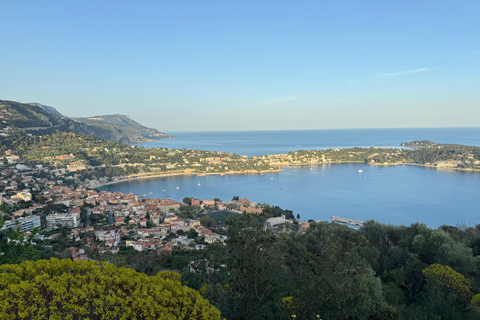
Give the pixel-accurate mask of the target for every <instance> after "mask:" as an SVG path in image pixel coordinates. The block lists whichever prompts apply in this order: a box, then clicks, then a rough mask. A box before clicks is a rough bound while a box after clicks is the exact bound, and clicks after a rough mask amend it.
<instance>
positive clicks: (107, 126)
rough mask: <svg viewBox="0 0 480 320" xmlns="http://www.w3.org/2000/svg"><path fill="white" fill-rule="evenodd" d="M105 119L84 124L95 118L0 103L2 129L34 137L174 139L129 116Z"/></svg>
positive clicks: (27, 104)
mask: <svg viewBox="0 0 480 320" xmlns="http://www.w3.org/2000/svg"><path fill="white" fill-rule="evenodd" d="M102 117H103V119H108V120H107V121H100V122H95V121H87V120H83V119H92V118H78V119H75V118H69V117H64V116H62V115H61V114H60V113H59V112H58V111H57V110H56V109H55V108H52V107H47V106H43V105H40V104H38V103H20V102H15V101H8V100H0V129H3V128H5V127H16V128H21V129H24V130H26V131H28V132H29V133H31V134H33V135H45V134H51V133H54V132H74V133H83V134H87V135H94V136H97V137H99V138H102V139H105V140H110V141H118V142H122V143H133V142H142V141H149V140H159V139H168V138H174V137H173V136H170V135H168V134H165V133H162V132H159V131H157V130H156V129H152V128H147V127H144V126H142V125H140V124H139V123H137V122H135V121H133V120H131V119H130V118H129V117H128V116H124V115H113V116H102ZM93 119H95V118H93Z"/></svg>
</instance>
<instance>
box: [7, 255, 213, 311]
mask: <svg viewBox="0 0 480 320" xmlns="http://www.w3.org/2000/svg"><path fill="white" fill-rule="evenodd" d="M179 278H180V276H179V275H178V274H176V273H174V272H162V273H160V274H158V275H156V276H153V277H148V276H147V275H145V274H142V273H138V272H136V271H134V270H131V269H127V268H117V267H115V266H114V265H112V264H109V263H99V262H95V261H78V262H73V261H71V260H67V259H64V260H57V259H50V260H39V261H36V262H33V261H26V262H23V263H22V264H20V265H3V266H1V267H0V299H1V301H2V302H1V304H0V317H1V318H2V319H19V318H22V319H72V320H73V319H92V320H93V319H152V320H153V319H155V320H156V319H220V312H219V311H218V309H216V308H215V307H213V306H212V305H211V304H210V303H209V302H208V301H207V300H205V299H204V298H202V297H201V296H200V294H199V293H198V292H197V291H195V290H193V289H190V288H188V287H185V286H182V285H181V284H180V282H179Z"/></svg>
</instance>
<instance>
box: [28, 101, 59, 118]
mask: <svg viewBox="0 0 480 320" xmlns="http://www.w3.org/2000/svg"><path fill="white" fill-rule="evenodd" d="M28 104H29V105H31V106H35V107H39V108H40V109H42V110H43V111H46V112H48V113H53V114H56V115H57V116H59V117H63V114H61V113H60V112H58V110H57V109H55V108H53V107H49V106H45V105H43V104H40V103H36V102H31V103H28Z"/></svg>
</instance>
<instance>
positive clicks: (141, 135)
mask: <svg viewBox="0 0 480 320" xmlns="http://www.w3.org/2000/svg"><path fill="white" fill-rule="evenodd" d="M72 119H74V120H77V121H80V122H83V123H86V124H88V125H90V126H95V127H99V128H103V129H105V130H113V129H120V130H122V131H123V132H125V133H126V134H127V135H128V137H130V139H131V140H132V141H142V140H143V141H144V140H160V139H169V138H174V137H173V136H171V135H169V134H166V133H163V132H159V131H158V130H156V129H152V128H147V127H145V126H142V125H141V124H140V123H138V122H136V121H134V120H132V119H130V117H129V116H126V115H123V114H112V115H102V116H94V117H89V118H81V117H75V118H72Z"/></svg>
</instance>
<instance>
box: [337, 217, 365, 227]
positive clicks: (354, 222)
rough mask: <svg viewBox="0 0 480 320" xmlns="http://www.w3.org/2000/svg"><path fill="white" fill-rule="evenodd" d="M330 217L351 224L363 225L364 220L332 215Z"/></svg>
mask: <svg viewBox="0 0 480 320" xmlns="http://www.w3.org/2000/svg"><path fill="white" fill-rule="evenodd" d="M330 219H332V221H335V222H340V223H345V224H348V225H349V226H356V227H363V221H357V220H352V219H344V218H340V217H337V216H331V217H330Z"/></svg>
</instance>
